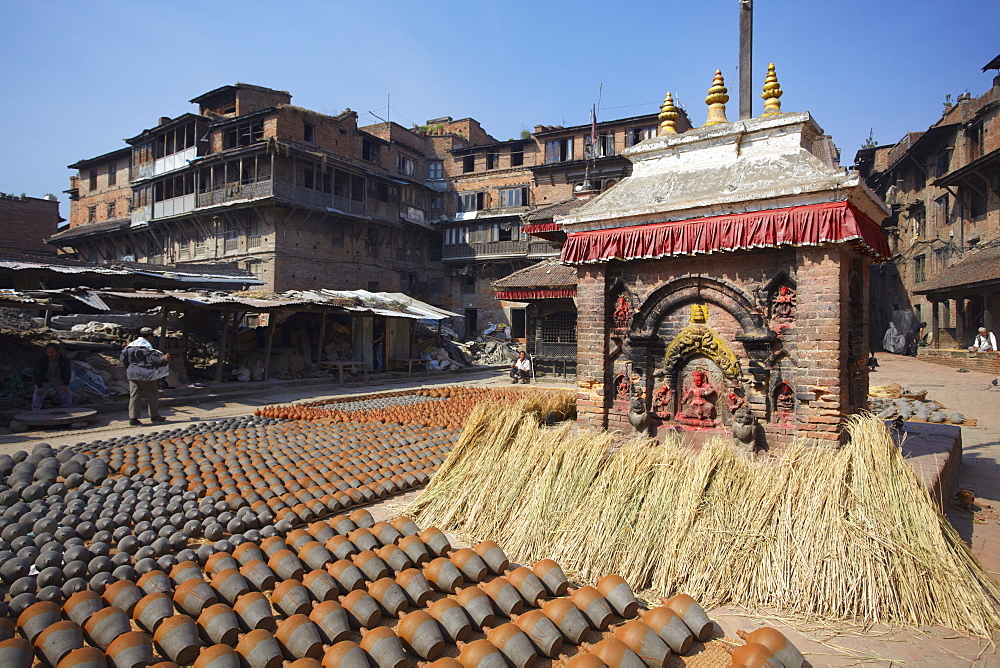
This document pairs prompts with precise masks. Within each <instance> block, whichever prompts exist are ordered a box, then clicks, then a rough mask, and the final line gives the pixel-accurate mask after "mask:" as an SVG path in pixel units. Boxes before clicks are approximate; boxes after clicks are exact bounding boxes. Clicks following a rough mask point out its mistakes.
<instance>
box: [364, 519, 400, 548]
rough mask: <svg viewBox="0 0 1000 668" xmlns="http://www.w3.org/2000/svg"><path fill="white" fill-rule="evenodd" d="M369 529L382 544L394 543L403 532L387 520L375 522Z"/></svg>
mask: <svg viewBox="0 0 1000 668" xmlns="http://www.w3.org/2000/svg"><path fill="white" fill-rule="evenodd" d="M370 531H371V532H372V535H374V536H375V537H376V538H377V539H378V542H380V543H381V544H382V545H395V544H396V542H397V541H399V540H400V539H401V538H402V537H403V534H401V533H400V532H399V530H398V529H396V527H394V526H392V525H391V524H389V523H388V522H376V523H375V524H373V525H372V527H371V529H370Z"/></svg>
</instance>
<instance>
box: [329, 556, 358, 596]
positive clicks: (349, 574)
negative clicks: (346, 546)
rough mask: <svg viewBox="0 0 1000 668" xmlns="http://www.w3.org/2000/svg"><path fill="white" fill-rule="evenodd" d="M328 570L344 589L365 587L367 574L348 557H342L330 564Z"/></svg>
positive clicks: (352, 589) (348, 590)
mask: <svg viewBox="0 0 1000 668" xmlns="http://www.w3.org/2000/svg"><path fill="white" fill-rule="evenodd" d="M326 572H327V573H329V574H330V575H331V576H333V579H334V580H336V581H337V584H338V585H340V588H341V589H342V590H343V591H346V592H350V591H354V590H356V589H364V588H365V574H364V573H362V572H361V569H360V568H358V567H357V566H355V565H354V564H353V563H352V562H350V561H348V560H347V559H341V560H339V561H335V562H333V563H332V564H330V565H329V566H328V567H327V569H326Z"/></svg>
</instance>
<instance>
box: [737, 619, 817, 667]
mask: <svg viewBox="0 0 1000 668" xmlns="http://www.w3.org/2000/svg"><path fill="white" fill-rule="evenodd" d="M736 635H738V636H739V637H740V638H742V639H743V640H745V641H746V642H747V643H758V644H760V645H763V646H764V647H766V648H767V649H769V650H771V652H772V653H773V654H774V658H776V659H778V660H779V661H781V663H782V664H783V665H784V666H785V668H800V667H801V666H802V664H803V662H804V661H805V657H803V656H802V652H800V651H799V649H798V648H797V647H796V646H795V645H793V644H792V642H791V641H790V640H789V639H788V638H787V637H786V636H785V634H783V633H782V632H781V631H779V630H777V629H773V628H771V627H770V626H764V627H762V628H759V629H757V630H756V631H751V632H750V633H746V632H744V631H737V632H736Z"/></svg>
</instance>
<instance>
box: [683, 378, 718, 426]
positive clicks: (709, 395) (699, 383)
mask: <svg viewBox="0 0 1000 668" xmlns="http://www.w3.org/2000/svg"><path fill="white" fill-rule="evenodd" d="M717 396H718V393H717V392H716V391H715V388H713V387H712V386H711V385H710V384H709V382H708V374H706V373H705V372H704V371H702V370H700V369H698V370H696V371H695V372H694V373H692V374H691V386H690V387H689V388H688V389H687V390H685V392H684V394H683V396H682V397H681V407H680V412H681V414H680V415H678V416H677V421H678V422H681V423H683V424H689V425H694V426H698V427H711V426H714V425H715V399H716V397H717Z"/></svg>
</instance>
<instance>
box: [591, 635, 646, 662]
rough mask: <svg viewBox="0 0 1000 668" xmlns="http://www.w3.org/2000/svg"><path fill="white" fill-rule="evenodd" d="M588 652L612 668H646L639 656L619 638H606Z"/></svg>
mask: <svg viewBox="0 0 1000 668" xmlns="http://www.w3.org/2000/svg"><path fill="white" fill-rule="evenodd" d="M587 651H588V652H590V653H591V654H593V655H594V656H596V657H597V658H598V659H600V660H601V661H603V662H604V663H605V664H607V665H608V666H612V668H645V666H646V664H645V663H643V661H642V659H640V658H639V656H638V655H637V654H636V653H635V652H633V651H632V650H630V649H629V648H628V646H627V645H626V644H625V643H623V642H622V641H621V640H618V639H617V638H605V639H604V640H602V641H601V642H599V643H597V644H596V645H592V646H590V647H587Z"/></svg>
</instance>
